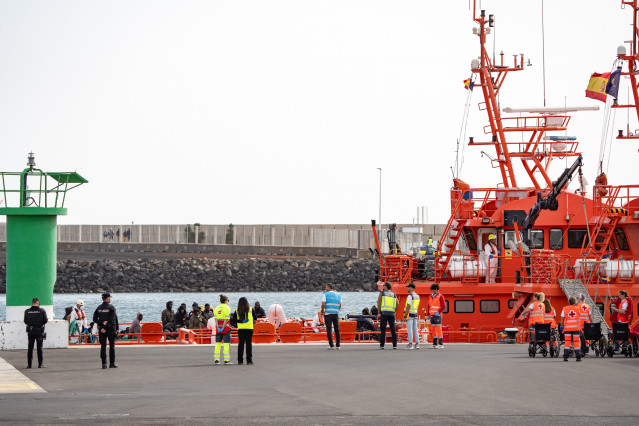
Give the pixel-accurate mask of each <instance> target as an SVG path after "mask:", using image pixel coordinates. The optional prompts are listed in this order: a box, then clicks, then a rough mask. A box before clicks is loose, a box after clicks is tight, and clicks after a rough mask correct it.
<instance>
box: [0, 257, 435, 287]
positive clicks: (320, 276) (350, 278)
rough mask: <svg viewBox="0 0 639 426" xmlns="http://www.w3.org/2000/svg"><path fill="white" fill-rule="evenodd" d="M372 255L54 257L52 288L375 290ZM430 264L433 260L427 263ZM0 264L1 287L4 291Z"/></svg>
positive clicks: (4, 282)
mask: <svg viewBox="0 0 639 426" xmlns="http://www.w3.org/2000/svg"><path fill="white" fill-rule="evenodd" d="M377 267H378V264H377V261H376V260H373V259H329V260H318V259H305V258H301V259H296V258H295V259H291V258H287V259H270V258H269V259H262V258H260V259H255V258H246V259H207V258H184V259H167V260H164V259H163V260H154V259H137V260H97V261H94V262H88V261H74V260H68V261H66V262H59V263H58V270H57V273H58V278H57V281H56V284H55V288H54V292H55V293H101V292H103V291H110V292H117V293H156V292H157V293H159V292H218V291H228V292H240V291H263V292H274V291H321V290H323V289H324V285H325V284H326V283H332V284H333V285H335V287H336V289H338V290H339V291H373V290H376V288H377V286H376V283H375V273H376V270H377ZM428 269H429V270H430V269H432V265H428ZM5 278H6V265H0V293H5V291H6V279H5Z"/></svg>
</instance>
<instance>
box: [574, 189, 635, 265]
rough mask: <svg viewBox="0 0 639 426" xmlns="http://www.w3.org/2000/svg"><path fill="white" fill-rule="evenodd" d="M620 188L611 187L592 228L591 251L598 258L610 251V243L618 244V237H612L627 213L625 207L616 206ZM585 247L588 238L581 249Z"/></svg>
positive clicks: (583, 249)
mask: <svg viewBox="0 0 639 426" xmlns="http://www.w3.org/2000/svg"><path fill="white" fill-rule="evenodd" d="M620 189H621V188H614V187H613V188H611V191H610V194H609V195H608V196H606V197H605V198H606V200H605V201H604V202H603V203H602V206H601V207H600V208H599V210H600V214H599V216H598V217H597V221H596V222H595V225H594V226H593V228H592V232H591V236H590V238H592V241H591V242H590V248H591V253H593V254H595V255H596V257H597V260H601V258H602V257H603V255H604V254H605V253H606V252H607V251H608V246H609V245H612V246H613V247H612V248H615V247H616V246H617V242H616V239H613V238H612V237H613V236H614V234H615V227H616V226H617V224H618V223H619V220H620V219H621V217H622V216H624V214H627V211H626V210H625V209H619V208H615V201H616V200H617V197H618V195H619V191H620ZM602 198H603V197H602ZM624 212H625V213H624ZM585 248H586V240H585V239H584V242H583V244H582V247H581V251H582V252H584V251H585Z"/></svg>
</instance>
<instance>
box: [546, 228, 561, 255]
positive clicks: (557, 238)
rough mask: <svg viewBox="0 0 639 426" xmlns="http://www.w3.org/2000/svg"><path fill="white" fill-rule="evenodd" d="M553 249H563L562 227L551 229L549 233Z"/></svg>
mask: <svg viewBox="0 0 639 426" xmlns="http://www.w3.org/2000/svg"><path fill="white" fill-rule="evenodd" d="M548 239H549V240H550V241H549V242H550V249H551V250H561V249H562V248H564V232H563V231H562V230H561V229H551V230H550V231H549V233H548Z"/></svg>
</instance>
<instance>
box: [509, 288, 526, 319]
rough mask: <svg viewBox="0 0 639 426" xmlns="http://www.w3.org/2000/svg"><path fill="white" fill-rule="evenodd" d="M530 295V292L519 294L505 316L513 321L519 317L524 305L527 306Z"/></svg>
mask: <svg viewBox="0 0 639 426" xmlns="http://www.w3.org/2000/svg"><path fill="white" fill-rule="evenodd" d="M532 296H533V295H532V293H523V294H521V295H520V296H519V299H517V301H516V302H515V305H514V306H513V308H512V309H511V310H510V313H509V314H508V316H506V318H507V319H509V320H513V321H514V320H515V319H517V318H519V316H520V315H521V313H522V312H523V311H524V309H526V306H528V304H529V303H530V302H531V300H532Z"/></svg>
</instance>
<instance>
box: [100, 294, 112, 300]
mask: <svg viewBox="0 0 639 426" xmlns="http://www.w3.org/2000/svg"><path fill="white" fill-rule="evenodd" d="M107 297H111V293H102V300H104V299H106V298H107Z"/></svg>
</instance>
